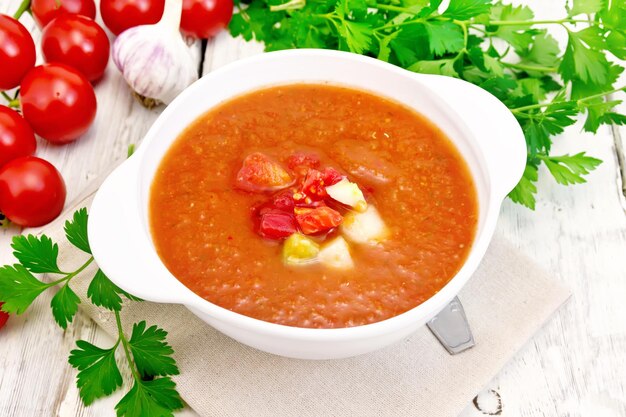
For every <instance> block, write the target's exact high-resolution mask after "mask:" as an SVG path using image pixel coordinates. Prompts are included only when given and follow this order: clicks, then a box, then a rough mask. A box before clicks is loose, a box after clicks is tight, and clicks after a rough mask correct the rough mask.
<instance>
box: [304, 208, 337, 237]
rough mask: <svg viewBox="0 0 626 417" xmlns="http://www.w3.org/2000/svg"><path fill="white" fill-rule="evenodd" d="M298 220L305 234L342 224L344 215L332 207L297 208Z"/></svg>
mask: <svg viewBox="0 0 626 417" xmlns="http://www.w3.org/2000/svg"><path fill="white" fill-rule="evenodd" d="M295 213H296V220H297V221H298V225H299V226H300V230H302V233H304V234H305V235H312V234H315V233H319V232H324V231H327V230H329V229H332V228H333V227H337V226H339V225H340V224H341V222H342V220H343V217H342V216H341V214H339V212H338V211H335V210H333V209H331V208H330V207H317V208H296V209H295Z"/></svg>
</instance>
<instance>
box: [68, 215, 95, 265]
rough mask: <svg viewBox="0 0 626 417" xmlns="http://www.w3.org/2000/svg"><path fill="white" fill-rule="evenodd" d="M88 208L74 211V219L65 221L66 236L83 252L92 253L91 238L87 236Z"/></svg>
mask: <svg viewBox="0 0 626 417" xmlns="http://www.w3.org/2000/svg"><path fill="white" fill-rule="evenodd" d="M88 218H89V217H88V215H87V209H86V208H81V209H80V210H77V211H75V212H74V216H73V218H72V220H71V221H70V220H68V221H66V222H65V236H66V237H67V240H69V242H70V243H71V244H72V245H74V246H76V247H77V248H78V249H80V250H82V251H83V252H87V253H88V254H91V247H90V246H89V239H88V238H87V221H88Z"/></svg>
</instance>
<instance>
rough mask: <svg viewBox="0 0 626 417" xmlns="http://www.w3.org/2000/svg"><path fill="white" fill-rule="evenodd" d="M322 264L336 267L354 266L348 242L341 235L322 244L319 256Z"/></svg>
mask: <svg viewBox="0 0 626 417" xmlns="http://www.w3.org/2000/svg"><path fill="white" fill-rule="evenodd" d="M317 257H318V259H319V261H320V262H321V263H322V265H325V266H327V267H330V268H335V269H351V268H354V262H352V256H350V248H349V247H348V243H347V242H346V240H345V239H344V238H342V237H341V236H339V237H337V238H335V239H333V240H332V241H331V242H328V243H327V244H326V245H324V246H322V249H321V250H320V253H319V255H318V256H317Z"/></svg>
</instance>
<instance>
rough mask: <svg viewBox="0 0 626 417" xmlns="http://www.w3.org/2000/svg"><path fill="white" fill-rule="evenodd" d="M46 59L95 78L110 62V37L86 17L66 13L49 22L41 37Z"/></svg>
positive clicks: (88, 77) (102, 72)
mask: <svg viewBox="0 0 626 417" xmlns="http://www.w3.org/2000/svg"><path fill="white" fill-rule="evenodd" d="M41 49H42V51H43V56H44V58H45V60H46V62H60V63H62V64H66V65H69V66H70V67H72V68H75V69H77V70H78V71H80V72H82V73H83V75H84V76H85V77H87V79H88V80H89V81H96V80H97V79H99V78H100V77H102V74H104V70H105V69H106V67H107V63H108V62H109V38H108V37H107V35H106V33H105V32H104V30H103V29H102V28H101V27H100V26H99V25H98V24H97V23H96V22H94V21H93V20H91V19H90V18H88V17H85V16H79V15H71V14H66V15H62V16H59V17H57V18H56V19H54V20H53V21H52V22H50V24H48V25H47V26H46V27H45V28H44V30H43V33H42V36H41Z"/></svg>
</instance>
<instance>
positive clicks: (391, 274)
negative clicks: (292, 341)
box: [150, 84, 478, 328]
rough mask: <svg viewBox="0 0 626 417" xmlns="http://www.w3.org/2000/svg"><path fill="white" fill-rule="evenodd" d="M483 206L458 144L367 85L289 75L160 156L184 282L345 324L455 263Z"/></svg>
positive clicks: (156, 221) (171, 243)
mask: <svg viewBox="0 0 626 417" xmlns="http://www.w3.org/2000/svg"><path fill="white" fill-rule="evenodd" d="M477 218H478V206H477V197H476V190H475V186H474V182H473V180H472V177H471V175H470V173H469V170H468V168H467V166H466V164H465V161H464V160H463V158H462V157H461V155H460V154H459V153H458V151H457V150H456V148H455V147H454V146H453V145H452V143H451V142H450V141H449V140H448V139H447V138H446V137H445V135H444V134H443V133H442V132H441V131H440V130H439V129H438V128H437V127H435V126H434V125H433V124H431V123H430V122H429V121H428V120H427V119H425V118H424V117H423V116H421V115H420V114H418V113H416V112H415V111H413V110H412V109H409V108H407V107H405V106H403V105H401V104H399V103H395V102H393V101H390V100H387V99H384V98H382V97H379V96H376V95H373V94H371V93H368V92H364V91H360V90H354V89H350V88H345V87H339V86H328V85H317V84H292V85H285V86H278V87H271V88H266V89H262V90H258V91H254V92H250V93H248V94H246V95H243V96H240V97H237V98H234V99H232V100H230V101H227V102H225V103H223V104H221V105H219V106H218V107H216V108H214V109H212V110H211V111H209V112H208V113H206V114H204V115H203V116H201V117H199V118H198V119H197V120H196V121H195V122H194V123H192V124H191V125H190V126H189V127H188V128H187V129H186V130H185V131H184V132H183V133H182V134H181V135H180V137H179V138H178V139H177V140H176V141H175V142H174V144H173V145H172V146H171V148H170V149H169V151H168V152H167V154H166V155H165V157H164V158H163V160H162V161H161V163H160V166H159V168H158V170H157V173H156V175H155V178H154V182H153V184H152V189H151V194H150V223H151V231H152V238H153V240H154V243H155V245H156V248H157V251H158V254H159V256H160V257H161V259H162V261H163V262H164V264H165V265H166V267H167V268H168V269H169V270H170V271H171V272H172V274H173V275H174V276H175V277H176V278H177V279H179V280H180V281H181V282H182V283H183V284H185V285H186V286H187V287H189V288H190V289H191V290H192V291H194V292H195V293H196V294H198V295H200V296H202V297H203V298H205V299H206V300H208V301H210V302H212V303H215V304H217V305H219V306H221V307H224V308H226V309H229V310H232V311H235V312H237V313H240V314H244V315H246V316H250V317H254V318H257V319H260V320H265V321H269V322H273V323H278V324H283V325H288V326H297V327H310V328H340V327H351V326H359V325H364V324H369V323H374V322H377V321H381V320H384V319H387V318H390V317H393V316H396V315H398V314H401V313H404V312H406V311H407V310H410V309H412V308H414V307H416V306H417V305H419V304H421V303H422V302H424V301H425V300H427V299H428V298H430V297H432V296H433V295H434V294H435V293H437V292H438V291H439V290H440V289H441V288H442V287H443V286H444V285H445V284H446V283H447V282H448V281H449V280H450V279H451V278H452V277H453V276H454V275H455V274H456V273H457V271H458V270H459V269H460V267H461V266H462V264H463V262H464V261H465V258H466V257H467V255H468V253H469V250H470V247H471V245H472V242H473V239H474V234H475V231H476V224H477Z"/></svg>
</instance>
